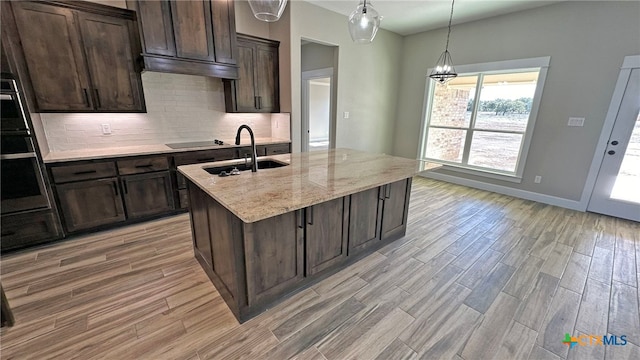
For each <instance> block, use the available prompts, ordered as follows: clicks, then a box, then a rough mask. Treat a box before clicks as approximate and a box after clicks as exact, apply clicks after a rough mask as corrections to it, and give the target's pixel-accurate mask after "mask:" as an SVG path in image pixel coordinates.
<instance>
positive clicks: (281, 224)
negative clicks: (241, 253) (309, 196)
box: [244, 210, 304, 306]
mask: <svg viewBox="0 0 640 360" xmlns="http://www.w3.org/2000/svg"><path fill="white" fill-rule="evenodd" d="M303 246H304V229H303V224H302V214H301V211H300V210H298V211H292V212H289V213H286V214H282V215H279V216H275V217H272V218H269V219H266V220H262V221H258V222H255V223H251V224H244V248H245V261H246V269H247V274H246V277H247V295H248V300H249V306H252V305H254V304H256V303H259V302H260V301H263V300H265V299H269V298H274V297H275V296H277V295H281V294H284V293H286V292H287V291H289V290H290V289H291V288H293V287H295V285H296V284H297V283H298V282H300V281H302V280H303V279H304V268H303V263H304V249H303Z"/></svg>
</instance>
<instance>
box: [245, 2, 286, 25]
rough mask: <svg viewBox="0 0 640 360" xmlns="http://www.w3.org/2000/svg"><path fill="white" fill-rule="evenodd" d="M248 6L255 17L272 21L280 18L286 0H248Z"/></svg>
mask: <svg viewBox="0 0 640 360" xmlns="http://www.w3.org/2000/svg"><path fill="white" fill-rule="evenodd" d="M249 6H250V7H251V11H252V12H253V16H255V17H256V19H258V20H262V21H266V22H274V21H278V20H279V19H280V16H281V15H282V13H283V12H284V8H285V7H286V6H287V0H249Z"/></svg>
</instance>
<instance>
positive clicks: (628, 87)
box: [587, 67, 640, 221]
mask: <svg viewBox="0 0 640 360" xmlns="http://www.w3.org/2000/svg"><path fill="white" fill-rule="evenodd" d="M616 86H617V89H616V92H614V98H613V99H612V109H610V110H609V111H610V112H611V111H612V110H616V109H615V107H616V106H617V111H615V112H614V113H615V121H614V122H613V126H612V127H611V128H610V130H608V129H607V128H606V124H605V129H604V130H603V134H602V136H603V137H607V138H606V148H605V151H604V155H602V162H601V164H600V169H599V171H598V175H597V177H596V181H595V185H594V187H593V191H592V193H591V199H590V200H589V204H588V206H587V210H588V211H592V212H597V213H600V214H606V215H611V216H615V217H619V218H624V219H629V220H634V221H640V190H639V189H640V67H636V68H630V69H623V70H622V71H621V76H620V77H619V78H618V84H617V85H616ZM618 87H619V89H618ZM620 92H621V93H622V95H621V96H620V95H619V94H617V93H620ZM616 97H618V98H619V99H616ZM617 104H619V105H617Z"/></svg>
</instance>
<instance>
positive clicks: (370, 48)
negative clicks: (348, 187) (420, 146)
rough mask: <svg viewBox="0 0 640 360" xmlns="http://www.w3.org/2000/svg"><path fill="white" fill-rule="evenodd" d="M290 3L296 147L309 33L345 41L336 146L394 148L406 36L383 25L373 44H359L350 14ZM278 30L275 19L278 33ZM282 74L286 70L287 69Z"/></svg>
mask: <svg viewBox="0 0 640 360" xmlns="http://www.w3.org/2000/svg"><path fill="white" fill-rule="evenodd" d="M354 6H355V5H354ZM287 7H288V11H289V13H290V14H289V15H288V16H289V17H288V19H287V21H289V22H290V39H291V40H290V46H291V57H290V59H291V82H290V84H291V110H292V111H291V114H292V115H291V122H292V133H291V136H292V144H293V150H294V151H296V152H297V151H300V144H301V143H300V140H301V132H300V131H301V130H300V126H301V125H300V121H301V119H300V114H301V103H300V97H301V92H300V84H301V80H300V73H301V50H300V47H301V39H302V38H304V39H309V40H313V41H315V42H319V43H324V44H328V45H336V46H339V50H338V51H339V60H338V69H337V72H338V74H339V76H338V87H337V113H338V121H337V129H336V147H349V148H354V149H358V150H365V151H371V152H376V153H389V152H391V151H392V149H393V136H391V135H390V134H393V131H394V130H393V126H394V119H395V113H396V103H397V93H398V84H399V83H398V81H399V77H400V69H399V67H398V64H399V63H400V61H401V53H402V51H401V50H402V37H401V36H400V35H397V34H394V33H392V32H389V31H386V30H380V31H378V34H377V36H376V38H375V40H374V42H373V43H372V44H369V45H356V44H354V43H353V41H352V40H351V37H350V36H349V32H348V30H347V17H346V16H343V15H340V14H337V13H334V12H331V11H328V10H325V9H323V8H320V7H317V6H315V5H312V4H309V3H307V2H304V1H292V2H290V3H289V5H287ZM285 14H286V12H285ZM281 20H282V19H281ZM274 24H277V23H274ZM273 30H274V27H273V25H271V31H272V33H271V34H272V35H273ZM281 69H282V68H281ZM280 74H281V76H282V72H281V73H280ZM281 79H282V78H281ZM343 111H349V112H350V118H349V119H342V116H340V115H341V114H342V113H343Z"/></svg>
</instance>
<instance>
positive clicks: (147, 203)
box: [120, 171, 174, 219]
mask: <svg viewBox="0 0 640 360" xmlns="http://www.w3.org/2000/svg"><path fill="white" fill-rule="evenodd" d="M120 181H121V182H122V192H123V198H124V204H125V206H126V209H127V218H129V219H135V218H139V217H145V216H150V215H156V214H162V213H166V212H168V211H171V210H173V209H174V207H173V191H172V187H171V175H170V173H169V171H162V172H155V173H148V174H139V175H128V176H124V177H122V179H121V180H120Z"/></svg>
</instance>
